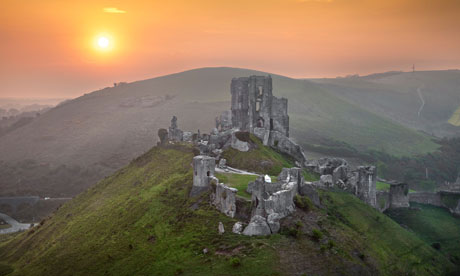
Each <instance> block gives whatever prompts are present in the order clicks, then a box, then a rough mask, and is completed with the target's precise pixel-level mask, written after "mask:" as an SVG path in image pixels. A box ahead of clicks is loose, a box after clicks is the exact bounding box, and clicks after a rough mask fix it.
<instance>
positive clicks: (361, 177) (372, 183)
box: [356, 166, 377, 208]
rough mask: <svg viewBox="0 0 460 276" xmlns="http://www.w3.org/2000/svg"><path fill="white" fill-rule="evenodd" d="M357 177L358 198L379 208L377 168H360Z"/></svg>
mask: <svg viewBox="0 0 460 276" xmlns="http://www.w3.org/2000/svg"><path fill="white" fill-rule="evenodd" d="M357 176H358V181H357V190H356V196H357V197H358V198H359V199H361V200H362V201H364V202H366V203H367V204H369V205H371V206H372V207H374V208H375V207H376V206H377V192H376V190H377V187H376V184H377V168H376V167H375V166H360V167H358V171H357Z"/></svg>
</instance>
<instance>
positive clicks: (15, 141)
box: [0, 68, 456, 196]
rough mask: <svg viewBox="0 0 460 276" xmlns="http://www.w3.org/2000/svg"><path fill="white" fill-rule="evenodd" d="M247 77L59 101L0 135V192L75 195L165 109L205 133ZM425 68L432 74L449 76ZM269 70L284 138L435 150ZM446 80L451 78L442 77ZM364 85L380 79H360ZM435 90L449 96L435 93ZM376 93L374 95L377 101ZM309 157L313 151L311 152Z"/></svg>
mask: <svg viewBox="0 0 460 276" xmlns="http://www.w3.org/2000/svg"><path fill="white" fill-rule="evenodd" d="M252 74H258V75H266V74H269V73H266V72H258V71H253V70H246V69H237V68H202V69H195V70H190V71H185V72H181V73H178V74H173V75H167V76H163V77H158V78H154V79H148V80H143V81H137V82H133V83H126V84H125V83H121V84H119V85H117V86H115V87H107V88H104V89H101V90H98V91H95V92H92V93H88V94H85V95H84V96H81V97H79V98H76V99H74V100H70V101H67V102H65V103H63V104H60V105H59V106H57V107H55V108H53V109H51V110H50V111H48V112H46V113H45V114H43V115H42V116H40V117H39V118H37V119H36V120H34V121H33V122H31V123H30V124H27V125H25V126H23V127H21V128H19V129H16V130H14V131H12V132H10V133H8V134H7V135H4V136H2V137H0V161H3V162H4V163H3V164H6V165H3V166H2V167H5V168H6V167H8V168H13V169H9V171H8V173H9V174H8V177H5V178H0V188H1V189H0V190H1V193H2V194H37V193H38V194H41V195H44V196H45V195H46V194H44V193H45V192H44V191H46V193H47V194H48V195H49V193H55V194H57V195H59V196H67V195H75V194H76V193H78V192H80V191H83V190H84V189H86V188H87V187H89V186H90V185H92V184H93V183H94V179H97V178H100V177H103V176H106V175H109V174H110V173H112V172H114V171H115V170H116V169H118V168H120V167H122V166H124V165H126V164H128V162H129V161H130V160H131V159H133V158H134V157H136V156H138V155H139V154H141V153H143V152H145V151H146V150H148V149H149V148H150V147H151V146H153V145H155V144H156V141H157V130H158V129H159V128H162V127H167V126H169V124H170V119H171V117H172V116H173V115H176V116H177V117H178V119H179V121H178V123H179V127H180V128H181V129H183V130H191V131H196V130H197V129H200V130H201V131H202V132H208V131H210V129H211V128H212V126H213V125H214V118H215V117H216V116H217V115H218V114H220V112H221V111H223V110H226V109H228V108H229V106H230V104H229V101H230V81H231V79H232V78H233V77H239V76H248V75H252ZM426 74H428V75H430V76H431V75H433V76H432V77H431V78H433V79H436V78H437V76H438V75H441V76H444V74H451V73H450V72H447V73H446V72H434V73H432V72H427V73H426ZM271 75H272V77H273V93H274V95H276V96H282V97H286V98H288V99H289V115H290V118H291V127H290V129H291V136H292V137H293V138H294V140H296V141H297V142H298V143H300V144H302V145H307V144H308V145H311V144H314V145H321V144H324V143H330V142H331V141H332V142H333V143H335V142H337V141H338V142H339V143H346V144H348V145H351V146H352V147H354V148H357V149H359V150H369V149H373V150H379V151H385V152H387V153H389V154H392V155H395V156H413V155H416V154H423V153H427V152H431V151H433V150H435V149H436V148H437V147H438V146H437V144H436V143H434V142H433V141H432V140H431V139H432V137H431V136H430V135H428V134H425V133H421V132H419V131H417V130H415V129H416V127H411V126H410V125H404V124H403V122H399V121H397V120H394V118H392V117H391V116H386V115H385V114H381V113H379V112H376V111H375V110H373V109H372V108H368V107H367V106H365V105H364V104H361V103H360V102H359V101H358V100H355V99H354V98H351V96H350V97H348V96H347V97H345V96H343V95H342V94H340V93H338V92H337V90H334V89H332V88H331V85H330V84H329V82H331V81H330V80H322V81H316V80H315V81H312V80H301V79H292V78H288V77H284V76H279V75H274V74H271ZM447 80H448V81H453V82H454V83H456V82H455V81H456V80H452V78H447ZM332 82H333V81H332ZM374 82H375V81H374ZM395 83H396V82H395ZM438 83H442V82H438ZM374 85H380V84H375V83H370V84H369V86H370V87H373V86H374ZM381 85H383V84H381ZM446 85H447V84H446ZM394 86H397V83H396V84H394ZM344 87H345V86H344ZM442 87H444V86H441V88H442ZM449 87H450V86H449ZM441 88H440V89H441ZM344 89H345V88H344ZM346 89H348V88H346ZM396 89H397V88H394V89H393V90H396ZM348 90H350V89H348ZM360 91H361V90H360ZM438 92H439V93H441V94H442V93H446V94H449V93H451V91H450V90H446V91H444V90H442V89H441V90H439V91H438ZM393 94H395V95H399V94H401V95H405V94H404V93H399V94H398V93H396V92H395V93H393ZM393 94H392V95H393ZM449 95H450V94H449ZM358 98H360V97H358ZM380 99H381V97H380V98H379V97H376V101H377V102H379V101H380ZM369 101H370V100H369ZM392 101H396V100H394V99H392ZM377 104H378V103H376V105H377ZM450 105H452V104H451V103H450ZM449 108H450V107H449ZM426 110H428V104H427V109H426ZM446 110H447V109H446ZM424 112H425V111H424ZM445 113H446V114H447V113H448V112H447V111H446V112H445ZM424 114H425V113H424ZM445 116H447V115H445ZM446 122H447V119H446ZM452 127H454V126H452ZM309 155H310V156H311V157H317V156H318V154H316V155H315V153H314V152H310V153H309ZM25 160H28V162H29V161H33V162H35V163H34V164H35V165H34V167H33V168H30V166H29V167H27V166H25V167H24V168H23V170H27V171H29V172H31V171H37V173H36V174H37V175H36V176H35V178H32V180H30V178H29V181H27V179H24V178H22V177H21V176H20V175H19V173H18V172H16V171H14V168H16V167H20V166H24V165H22V164H21V165H17V163H16V162H24V161H25ZM29 163H30V162H29ZM62 166H64V167H62ZM43 168H46V169H43ZM57 168H60V170H61V171H63V174H65V175H66V176H67V175H71V174H72V172H74V171H75V172H77V173H76V174H75V175H76V176H78V177H76V178H78V184H77V183H73V182H72V181H69V180H68V179H69V178H71V177H66V181H63V182H65V183H62V185H60V184H59V183H58V182H59V181H58V180H56V181H55V179H54V178H52V177H51V176H50V175H52V173H53V172H55V171H56V170H57ZM3 174H4V175H6V174H5V172H3ZM54 175H56V173H54ZM85 175H88V177H87V176H85ZM74 178H75V177H74ZM47 182H53V183H54V184H53V187H52V188H51V187H46V185H48V184H47ZM24 183H27V184H24Z"/></svg>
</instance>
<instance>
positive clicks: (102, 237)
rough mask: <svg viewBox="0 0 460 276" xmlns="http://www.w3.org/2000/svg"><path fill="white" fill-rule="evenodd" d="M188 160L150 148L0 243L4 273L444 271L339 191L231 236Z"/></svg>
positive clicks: (442, 262) (420, 246)
mask: <svg viewBox="0 0 460 276" xmlns="http://www.w3.org/2000/svg"><path fill="white" fill-rule="evenodd" d="M192 157H193V154H192V149H191V148H190V147H188V146H171V147H168V148H158V147H155V148H153V149H152V150H151V151H149V152H148V153H146V154H144V155H143V156H141V157H139V158H137V159H135V160H133V161H132V162H131V164H130V165H129V166H127V167H125V168H123V169H121V170H119V171H118V172H117V173H115V174H114V175H112V176H110V177H108V178H106V179H104V180H103V181H101V182H100V183H99V184H97V185H96V186H94V187H92V188H90V189H89V190H88V191H86V192H84V193H82V194H81V195H79V196H78V197H76V198H75V199H73V200H72V201H70V202H68V203H66V204H65V205H64V206H63V207H61V208H60V209H59V210H58V211H57V212H56V213H55V214H54V215H53V216H52V217H51V218H50V219H48V220H46V221H43V222H42V223H41V224H40V226H37V227H34V228H33V229H31V230H29V231H28V232H25V233H22V234H19V235H17V236H14V237H12V238H11V239H10V240H7V241H4V242H2V243H1V244H0V260H1V261H0V263H1V264H0V267H2V269H3V270H4V271H8V270H12V269H14V271H13V273H11V274H8V275H102V274H108V275H152V274H154V275H174V274H176V275H180V274H183V275H300V274H302V273H307V274H314V275H356V274H359V275H376V274H382V275H395V274H399V275H401V274H406V273H414V274H416V275H440V274H442V273H444V272H446V271H447V270H449V269H451V268H452V264H451V263H449V262H448V261H447V259H446V258H445V257H444V256H443V255H441V254H440V253H439V252H437V251H435V250H434V249H432V248H431V247H430V246H428V245H427V244H426V243H424V242H423V241H421V240H420V239H418V238H417V237H415V235H413V234H411V233H409V232H407V231H406V230H404V229H403V228H401V227H400V226H398V225H397V224H396V223H394V222H393V221H391V220H390V219H389V218H387V217H386V216H384V215H382V214H380V213H378V212H377V211H376V210H374V209H372V208H370V207H369V206H367V205H366V204H364V203H362V202H361V201H359V200H358V199H356V198H355V197H353V196H351V195H348V194H344V193H335V192H323V193H322V195H321V197H322V202H323V204H324V205H325V206H326V209H316V208H313V209H310V210H305V211H303V210H300V209H299V210H298V211H296V213H294V214H293V216H291V217H289V219H286V220H285V221H283V222H282V224H283V229H282V233H283V234H281V235H280V234H276V235H272V236H269V237H252V238H251V237H246V236H242V235H237V234H233V233H231V231H230V229H231V226H232V225H233V223H234V222H235V221H236V220H234V219H231V218H229V217H226V216H224V215H222V214H221V213H219V212H217V211H216V210H215V209H214V208H213V207H211V206H210V205H209V203H208V201H207V200H208V198H209V197H208V196H209V195H204V196H203V197H202V198H201V199H189V198H188V193H189V191H190V189H191V184H192V168H191V166H190V164H191V160H192ZM197 200H198V203H197V204H195V203H196V202H197ZM219 221H222V222H223V223H224V225H225V229H226V232H225V233H224V234H223V235H219V234H218V231H217V225H218V222H219ZM314 229H316V230H314ZM315 232H318V233H319V234H318V233H316V234H314V233H315ZM205 248H206V249H207V253H204V252H203V249H205Z"/></svg>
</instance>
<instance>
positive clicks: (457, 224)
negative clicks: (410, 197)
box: [388, 203, 460, 265]
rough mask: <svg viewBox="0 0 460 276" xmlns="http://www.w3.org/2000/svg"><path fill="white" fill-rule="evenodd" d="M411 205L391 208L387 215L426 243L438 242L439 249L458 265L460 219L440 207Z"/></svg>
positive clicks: (459, 262) (434, 244)
mask: <svg viewBox="0 0 460 276" xmlns="http://www.w3.org/2000/svg"><path fill="white" fill-rule="evenodd" d="M411 207H412V208H411V209H396V210H392V211H390V212H388V216H390V217H391V218H392V219H394V220H395V221H397V222H398V223H400V224H401V225H404V226H405V227H407V228H409V229H410V230H411V231H413V232H414V233H415V234H416V235H417V236H418V237H420V239H422V240H424V241H426V242H427V243H428V244H432V245H433V246H436V244H439V250H440V251H441V252H442V253H444V254H445V255H446V256H447V257H448V258H449V259H450V260H451V261H452V262H454V263H456V264H457V265H460V249H459V247H460V219H459V218H455V217H453V216H452V214H451V213H450V212H449V211H448V210H446V209H444V208H440V207H435V206H431V205H425V204H418V203H411Z"/></svg>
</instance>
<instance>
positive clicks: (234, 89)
mask: <svg viewBox="0 0 460 276" xmlns="http://www.w3.org/2000/svg"><path fill="white" fill-rule="evenodd" d="M231 93H232V106H231V111H232V125H233V127H234V128H238V129H240V130H242V131H249V132H251V133H254V129H255V128H261V129H264V130H265V131H278V132H281V133H282V134H284V135H285V136H286V137H289V116H288V114H287V103H288V101H287V99H286V98H281V99H278V98H276V97H274V96H273V95H272V78H271V77H270V76H268V77H265V76H250V77H241V78H233V79H232V83H231Z"/></svg>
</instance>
